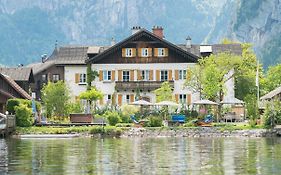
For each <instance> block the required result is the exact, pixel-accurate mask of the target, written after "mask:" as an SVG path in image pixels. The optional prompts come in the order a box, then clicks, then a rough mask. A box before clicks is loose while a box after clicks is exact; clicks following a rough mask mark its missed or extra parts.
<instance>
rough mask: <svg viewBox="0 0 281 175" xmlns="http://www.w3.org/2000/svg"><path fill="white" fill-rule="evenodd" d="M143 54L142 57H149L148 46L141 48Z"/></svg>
mask: <svg viewBox="0 0 281 175" xmlns="http://www.w3.org/2000/svg"><path fill="white" fill-rule="evenodd" d="M141 56H142V57H148V48H142V49H141Z"/></svg>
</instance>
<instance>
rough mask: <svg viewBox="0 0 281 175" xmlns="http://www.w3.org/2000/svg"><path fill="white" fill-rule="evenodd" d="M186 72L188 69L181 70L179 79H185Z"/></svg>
mask: <svg viewBox="0 0 281 175" xmlns="http://www.w3.org/2000/svg"><path fill="white" fill-rule="evenodd" d="M186 73H187V70H179V80H185V79H186Z"/></svg>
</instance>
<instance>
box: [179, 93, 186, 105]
mask: <svg viewBox="0 0 281 175" xmlns="http://www.w3.org/2000/svg"><path fill="white" fill-rule="evenodd" d="M179 102H180V103H181V104H185V103H186V94H180V95H179Z"/></svg>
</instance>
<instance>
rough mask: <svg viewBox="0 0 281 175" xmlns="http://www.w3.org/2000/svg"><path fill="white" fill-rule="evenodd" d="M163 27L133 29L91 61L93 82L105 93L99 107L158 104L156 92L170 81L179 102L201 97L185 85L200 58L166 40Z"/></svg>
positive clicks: (89, 62)
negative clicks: (95, 74) (96, 74)
mask: <svg viewBox="0 0 281 175" xmlns="http://www.w3.org/2000/svg"><path fill="white" fill-rule="evenodd" d="M163 36H164V35H163V28H161V27H155V28H153V32H149V31H147V30H145V29H141V28H133V31H132V35H131V36H129V37H128V38H126V39H125V40H123V41H121V42H119V43H117V44H116V45H114V46H112V47H110V48H109V49H107V50H106V51H104V52H102V53H101V54H97V55H96V56H94V57H91V58H89V59H88V60H87V61H86V62H87V64H91V67H92V70H96V71H98V72H99V77H98V78H97V79H96V80H95V81H94V82H92V84H94V85H95V86H96V87H97V88H98V89H99V90H101V91H102V92H103V94H104V98H103V99H102V100H101V101H100V105H104V104H107V103H115V104H117V105H118V106H121V105H123V104H129V103H131V102H133V101H135V100H136V99H144V100H147V101H150V102H152V103H155V102H156V96H155V93H153V91H154V90H156V89H157V88H159V87H161V84H162V83H163V82H165V81H168V82H169V84H170V86H171V87H172V89H173V96H174V99H175V100H176V101H177V102H181V103H184V104H191V102H192V101H193V100H195V99H197V98H198V97H196V94H193V93H192V91H191V90H190V89H188V88H186V87H185V86H184V82H185V80H186V78H188V72H189V71H188V69H190V68H191V67H192V66H194V65H195V64H196V63H197V61H198V59H199V57H198V56H196V55H194V54H192V53H190V52H187V51H185V50H183V49H181V48H180V47H178V46H176V45H174V44H172V43H170V42H168V41H166V40H164V39H163Z"/></svg>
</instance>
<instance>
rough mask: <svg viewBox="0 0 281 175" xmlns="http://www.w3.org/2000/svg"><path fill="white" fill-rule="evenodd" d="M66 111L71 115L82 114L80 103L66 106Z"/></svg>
mask: <svg viewBox="0 0 281 175" xmlns="http://www.w3.org/2000/svg"><path fill="white" fill-rule="evenodd" d="M67 110H68V113H69V114H71V113H82V112H83V108H82V106H81V104H80V102H75V103H69V104H67Z"/></svg>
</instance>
